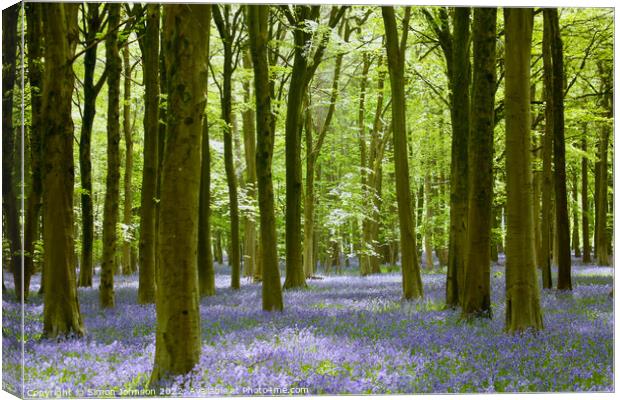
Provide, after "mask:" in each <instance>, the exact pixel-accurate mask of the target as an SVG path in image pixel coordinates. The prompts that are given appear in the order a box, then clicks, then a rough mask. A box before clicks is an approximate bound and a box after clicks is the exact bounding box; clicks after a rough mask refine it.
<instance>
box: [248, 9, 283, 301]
mask: <svg viewBox="0 0 620 400" xmlns="http://www.w3.org/2000/svg"><path fill="white" fill-rule="evenodd" d="M246 11H247V20H248V23H247V24H248V32H249V36H250V49H251V53H252V63H253V65H254V95H255V96H256V134H257V136H256V139H257V140H256V160H255V161H256V174H257V183H258V207H259V210H260V239H261V246H260V253H261V262H260V265H261V268H262V278H263V285H262V297H263V310H265V311H281V310H282V308H283V304H282V291H281V287H280V270H279V267H278V254H277V235H276V218H275V211H274V196H273V182H272V175H271V174H272V173H271V161H272V157H273V145H274V139H275V132H274V129H273V128H274V125H273V124H272V121H271V119H272V118H273V114H272V112H271V97H270V90H269V85H270V83H269V64H268V62H267V44H268V42H269V35H268V29H269V6H264V5H263V6H257V5H248V6H246Z"/></svg>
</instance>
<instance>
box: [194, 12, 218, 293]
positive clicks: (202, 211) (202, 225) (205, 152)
mask: <svg viewBox="0 0 620 400" xmlns="http://www.w3.org/2000/svg"><path fill="white" fill-rule="evenodd" d="M207 7H208V8H209V9H208V10H207V17H206V18H207V26H206V27H205V31H206V33H205V41H206V46H207V53H206V57H207V60H208V56H209V51H210V41H209V36H210V32H211V7H212V6H211V5H208V6H207ZM205 79H208V76H207V77H206V78H205ZM206 83H208V82H206ZM199 202H200V204H199V206H198V207H199V210H198V286H199V288H200V295H201V296H213V295H214V294H215V269H214V268H213V253H212V251H211V148H210V147H209V120H208V117H207V108H206V105H205V109H204V113H203V116H202V161H201V165H200V199H199Z"/></svg>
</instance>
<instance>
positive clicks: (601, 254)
mask: <svg viewBox="0 0 620 400" xmlns="http://www.w3.org/2000/svg"><path fill="white" fill-rule="evenodd" d="M598 67H599V73H600V74H601V86H602V88H603V91H607V92H608V93H610V91H611V89H610V86H611V85H610V84H609V78H608V77H606V76H605V75H606V74H605V72H606V71H604V69H603V67H602V64H601V63H599V65H598ZM602 106H603V108H604V109H605V117H607V118H610V119H611V118H613V110H612V101H611V95H609V94H607V95H604V97H603V99H602ZM610 131H611V129H610V126H609V123H607V122H604V123H602V127H601V133H600V140H599V148H598V150H599V154H598V162H599V167H598V171H597V173H598V177H599V184H598V188H597V199H596V216H597V220H598V221H597V224H596V238H595V253H596V262H597V264H598V265H609V243H608V239H607V208H608V198H607V185H608V172H607V169H608V167H607V165H608V160H607V158H608V156H607V152H608V148H609V134H610Z"/></svg>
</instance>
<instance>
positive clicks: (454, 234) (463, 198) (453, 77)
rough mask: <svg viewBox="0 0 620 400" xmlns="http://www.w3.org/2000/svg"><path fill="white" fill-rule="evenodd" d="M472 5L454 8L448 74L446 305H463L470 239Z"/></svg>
mask: <svg viewBox="0 0 620 400" xmlns="http://www.w3.org/2000/svg"><path fill="white" fill-rule="evenodd" d="M469 15H470V9H469V7H457V8H455V9H454V34H453V35H452V52H451V57H448V55H446V58H448V62H449V63H451V64H452V68H451V69H450V71H451V73H449V74H448V79H449V84H450V92H451V96H450V105H451V108H450V115H451V120H452V146H451V157H450V158H451V162H450V234H449V242H448V273H447V283H446V304H447V305H448V306H450V307H455V306H458V305H462V304H463V287H462V286H463V284H464V270H465V258H466V251H465V248H466V244H467V243H466V239H467V191H468V188H467V184H468V178H467V170H468V167H467V161H468V160H467V157H468V156H467V138H468V135H469V82H470V69H471V66H470V61H469V46H470V45H469V43H470V39H469V36H470V35H469Z"/></svg>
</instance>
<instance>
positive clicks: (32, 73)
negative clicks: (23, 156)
mask: <svg viewBox="0 0 620 400" xmlns="http://www.w3.org/2000/svg"><path fill="white" fill-rule="evenodd" d="M25 9H26V21H27V25H28V29H27V31H26V42H27V45H28V80H29V81H30V88H31V89H33V88H36V90H31V92H30V110H31V115H30V171H31V185H30V195H29V196H28V202H27V204H26V218H25V221H24V251H25V254H24V301H28V294H29V291H30V290H29V289H30V278H31V276H32V275H33V274H34V270H35V268H34V248H35V242H36V241H37V240H38V239H39V236H40V231H39V221H40V214H41V194H42V189H43V188H42V182H41V161H42V160H41V151H42V148H41V139H42V137H41V132H42V129H43V126H42V125H41V102H42V98H41V91H42V89H43V87H42V85H43V81H42V77H43V68H42V66H43V60H42V58H41V57H42V55H43V54H42V50H43V48H42V43H41V39H42V36H43V31H42V26H41V6H40V5H39V4H37V3H28V4H26V5H25ZM5 43H6V42H5ZM5 46H6V44H5Z"/></svg>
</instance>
